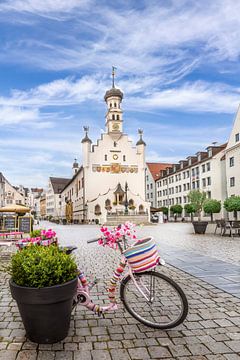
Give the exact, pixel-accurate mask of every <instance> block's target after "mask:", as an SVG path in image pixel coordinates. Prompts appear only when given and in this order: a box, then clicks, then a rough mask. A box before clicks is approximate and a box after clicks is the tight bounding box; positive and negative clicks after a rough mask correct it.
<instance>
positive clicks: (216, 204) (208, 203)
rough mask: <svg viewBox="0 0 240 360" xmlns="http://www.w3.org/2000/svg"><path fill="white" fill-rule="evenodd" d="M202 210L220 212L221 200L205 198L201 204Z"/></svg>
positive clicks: (209, 212)
mask: <svg viewBox="0 0 240 360" xmlns="http://www.w3.org/2000/svg"><path fill="white" fill-rule="evenodd" d="M203 210H204V211H205V213H206V214H215V213H220V211H221V201H219V200H215V199H207V200H205V202H204V204H203Z"/></svg>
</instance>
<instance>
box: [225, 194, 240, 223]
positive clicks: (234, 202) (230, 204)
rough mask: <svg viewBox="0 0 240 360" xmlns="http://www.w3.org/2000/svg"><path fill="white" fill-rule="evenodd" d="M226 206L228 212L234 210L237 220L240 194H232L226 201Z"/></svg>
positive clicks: (239, 208) (239, 209)
mask: <svg viewBox="0 0 240 360" xmlns="http://www.w3.org/2000/svg"><path fill="white" fill-rule="evenodd" d="M223 206H224V208H225V209H226V210H227V211H228V212H232V211H233V216H234V219H235V220H237V212H238V211H240V196H231V197H229V198H227V199H226V200H225V201H224V204H223Z"/></svg>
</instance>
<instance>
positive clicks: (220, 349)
mask: <svg viewBox="0 0 240 360" xmlns="http://www.w3.org/2000/svg"><path fill="white" fill-rule="evenodd" d="M205 345H206V346H207V348H208V349H209V350H211V351H212V352H213V353H214V354H226V353H229V352H231V349H230V348H229V347H228V346H226V345H225V344H224V343H223V342H220V341H218V342H210V343H207V342H205Z"/></svg>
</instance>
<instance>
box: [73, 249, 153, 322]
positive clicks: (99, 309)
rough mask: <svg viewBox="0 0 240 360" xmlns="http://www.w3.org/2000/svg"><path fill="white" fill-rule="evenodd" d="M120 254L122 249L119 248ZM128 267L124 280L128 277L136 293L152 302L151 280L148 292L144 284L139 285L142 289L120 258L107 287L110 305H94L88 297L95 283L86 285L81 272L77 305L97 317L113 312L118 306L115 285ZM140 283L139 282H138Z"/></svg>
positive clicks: (125, 260)
mask: <svg viewBox="0 0 240 360" xmlns="http://www.w3.org/2000/svg"><path fill="white" fill-rule="evenodd" d="M120 249H121V250H120V251H121V252H122V248H120ZM126 266H127V267H128V272H127V273H126V274H125V276H124V278H126V277H127V276H129V275H130V277H131V279H132V280H133V283H134V285H135V286H136V288H137V289H138V291H139V292H140V293H141V294H142V296H143V297H144V298H145V299H146V300H147V301H152V300H153V298H154V284H153V283H152V280H151V285H150V291H149V290H148V289H147V288H146V286H145V285H144V284H141V286H142V287H140V286H139V284H138V282H137V281H136V279H135V277H134V273H133V272H132V269H131V266H129V265H128V261H127V259H126V258H125V257H124V256H122V258H121V261H120V263H119V265H118V267H117V268H116V270H115V271H114V273H113V276H112V278H111V281H110V286H109V287H108V297H109V301H110V304H109V305H107V306H99V305H97V304H94V303H93V302H92V300H91V297H90V290H91V288H92V287H93V286H94V285H95V284H96V282H93V283H90V284H89V283H88V282H87V279H86V278H85V275H84V273H83V272H80V274H79V276H78V287H77V299H78V301H77V303H78V302H80V304H81V305H82V306H85V307H86V308H87V309H88V310H91V311H93V312H95V313H96V314H98V315H101V314H102V313H105V312H108V311H115V310H117V309H118V305H117V302H116V297H115V292H116V287H117V283H118V282H120V280H121V281H122V279H121V275H122V273H123V271H124V269H125V268H126ZM140 281H141V280H140Z"/></svg>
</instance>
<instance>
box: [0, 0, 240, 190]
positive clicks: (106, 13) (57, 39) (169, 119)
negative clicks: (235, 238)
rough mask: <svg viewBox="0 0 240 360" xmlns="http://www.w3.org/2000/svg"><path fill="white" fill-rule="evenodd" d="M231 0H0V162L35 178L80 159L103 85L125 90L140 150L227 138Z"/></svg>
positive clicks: (165, 153)
mask: <svg viewBox="0 0 240 360" xmlns="http://www.w3.org/2000/svg"><path fill="white" fill-rule="evenodd" d="M239 13H240V2H238V1H235V0H208V1H205V0H202V1H190V0H186V1H185V0H172V1H167V0H158V1H152V0H146V1H144V0H140V1H136V0H135V1H131V0H129V1H114V2H112V1H107V0H105V1H102V0H101V1H97V0H96V1H94V0H68V1H63V0H41V1H39V0H2V1H1V2H0V26H1V28H0V45H1V52H0V154H1V155H0V171H2V172H3V173H4V175H5V176H6V177H7V178H8V179H9V181H10V182H11V183H13V184H15V185H17V184H23V185H25V186H46V185H47V180H48V177H49V176H62V177H69V176H71V173H72V172H71V166H72V162H73V159H74V158H75V157H77V159H78V160H79V162H80V163H81V139H82V136H83V132H82V127H83V125H89V127H90V134H89V135H90V137H91V138H92V140H93V141H94V142H95V141H96V139H97V138H98V137H99V135H100V133H101V131H103V130H104V116H105V112H106V107H105V103H104V101H103V96H104V93H105V91H106V90H107V89H109V88H110V86H111V66H112V65H115V66H116V67H117V77H116V85H117V86H118V87H120V88H121V90H122V91H123V92H124V101H123V104H122V107H123V109H124V131H125V132H127V133H128V134H129V135H130V137H131V139H132V140H133V142H136V140H137V138H138V136H137V129H138V128H143V129H144V140H145V142H146V143H147V149H146V158H147V160H148V161H162V162H177V161H179V160H181V159H184V158H185V157H186V156H189V155H192V154H194V153H196V152H197V151H199V150H203V149H205V148H206V147H207V146H208V145H210V144H211V143H212V142H215V141H216V142H218V143H223V142H225V141H227V139H228V137H229V134H230V130H231V127H232V123H233V120H234V117H235V113H236V111H237V108H238V105H239V100H240V84H239V78H240V63H239V55H240V18H239Z"/></svg>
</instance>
